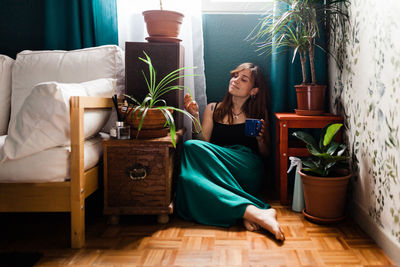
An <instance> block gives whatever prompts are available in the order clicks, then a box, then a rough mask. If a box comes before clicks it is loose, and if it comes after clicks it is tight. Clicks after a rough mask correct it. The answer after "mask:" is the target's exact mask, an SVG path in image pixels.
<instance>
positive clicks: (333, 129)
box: [323, 123, 343, 147]
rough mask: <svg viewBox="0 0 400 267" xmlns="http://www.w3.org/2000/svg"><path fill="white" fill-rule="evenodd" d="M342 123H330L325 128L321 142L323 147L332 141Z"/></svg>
mask: <svg viewBox="0 0 400 267" xmlns="http://www.w3.org/2000/svg"><path fill="white" fill-rule="evenodd" d="M342 125H343V124H342V123H334V124H330V125H329V126H328V127H327V128H326V132H325V135H324V142H323V145H324V147H326V146H327V145H328V144H329V143H330V142H331V141H332V139H333V138H334V137H335V136H336V134H337V133H338V131H339V130H340V127H342Z"/></svg>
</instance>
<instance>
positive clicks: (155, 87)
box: [125, 51, 201, 147]
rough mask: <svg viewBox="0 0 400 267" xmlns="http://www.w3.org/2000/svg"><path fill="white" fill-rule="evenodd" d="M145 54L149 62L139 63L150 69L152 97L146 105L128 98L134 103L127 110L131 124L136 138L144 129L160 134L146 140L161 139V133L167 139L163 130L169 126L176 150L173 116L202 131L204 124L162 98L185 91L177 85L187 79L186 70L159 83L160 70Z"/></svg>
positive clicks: (147, 97) (175, 71) (181, 69)
mask: <svg viewBox="0 0 400 267" xmlns="http://www.w3.org/2000/svg"><path fill="white" fill-rule="evenodd" d="M143 53H144V55H145V58H141V57H139V59H140V60H141V61H143V62H144V63H146V64H147V65H148V71H149V73H148V77H146V74H145V73H144V71H143V76H144V79H145V81H146V84H147V89H148V93H147V95H146V96H145V97H144V99H143V100H142V101H139V100H137V99H136V98H134V97H133V96H131V95H125V96H126V97H127V98H128V100H129V102H130V104H129V106H128V107H126V108H125V110H126V112H127V116H126V118H127V123H128V124H130V125H132V126H133V128H134V129H135V131H134V132H136V138H138V137H139V134H140V132H141V130H142V129H146V130H148V131H150V132H151V131H152V130H154V131H155V133H156V134H155V135H147V136H145V137H159V135H158V134H159V133H161V136H163V135H165V134H163V133H165V131H164V130H163V129H165V127H164V126H168V127H169V133H170V135H171V140H172V144H173V145H174V147H175V134H176V127H175V120H174V117H173V115H172V113H173V112H174V111H176V112H181V113H183V114H184V115H186V116H188V117H189V118H190V119H191V120H192V121H193V122H195V123H197V124H198V127H201V125H200V122H199V121H198V120H197V119H196V118H195V117H193V116H192V115H191V114H190V113H189V112H187V111H186V110H182V109H179V108H176V107H172V106H168V105H167V103H166V101H165V100H164V99H162V98H161V97H162V96H163V95H165V94H167V93H169V92H171V91H173V90H183V89H184V87H183V86H182V85H179V84H178V85H177V84H175V82H176V81H177V80H179V79H181V78H183V77H185V75H183V74H181V71H183V70H184V69H185V68H179V69H176V70H173V71H171V72H170V73H169V74H167V75H166V76H165V77H164V78H162V79H161V80H160V81H159V82H157V80H156V78H157V77H156V69H155V67H154V66H153V64H152V62H151V59H150V57H149V56H148V55H147V54H146V52H144V51H143ZM189 93H190V92H189ZM153 133H154V132H153Z"/></svg>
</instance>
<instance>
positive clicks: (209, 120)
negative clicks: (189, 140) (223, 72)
mask: <svg viewBox="0 0 400 267" xmlns="http://www.w3.org/2000/svg"><path fill="white" fill-rule="evenodd" d="M184 105H185V109H186V110H187V111H188V112H189V113H190V114H192V115H193V116H194V117H195V118H196V119H197V120H198V121H200V116H199V107H198V105H197V103H196V101H194V100H193V99H192V98H191V97H190V95H189V94H186V95H185V99H184ZM214 108H215V103H210V104H208V105H207V106H206V108H205V110H204V114H203V122H202V124H201V129H199V127H198V125H197V123H196V122H193V125H192V134H193V138H194V139H198V140H204V141H207V142H209V141H210V138H211V133H212V130H213V127H214V121H213V112H214Z"/></svg>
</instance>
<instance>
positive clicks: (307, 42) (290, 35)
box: [248, 0, 348, 115]
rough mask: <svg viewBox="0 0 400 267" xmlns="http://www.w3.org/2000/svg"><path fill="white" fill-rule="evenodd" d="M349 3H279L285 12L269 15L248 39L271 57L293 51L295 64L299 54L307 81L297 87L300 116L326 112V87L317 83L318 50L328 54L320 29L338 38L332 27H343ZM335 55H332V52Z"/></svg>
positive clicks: (296, 0) (288, 0)
mask: <svg viewBox="0 0 400 267" xmlns="http://www.w3.org/2000/svg"><path fill="white" fill-rule="evenodd" d="M347 3H348V0H333V1H320V0H278V1H277V4H279V5H281V6H285V8H287V10H286V11H285V12H282V13H278V14H274V12H270V13H267V15H266V16H265V17H263V18H262V19H261V20H260V23H259V24H258V25H257V26H256V27H255V28H254V29H253V31H252V32H251V33H250V34H249V37H248V39H249V40H252V41H253V42H254V43H255V44H256V45H257V46H258V49H257V51H262V52H265V53H267V54H271V53H272V52H273V50H274V51H278V53H282V52H285V51H288V50H292V51H293V58H292V63H293V62H294V60H295V58H296V57H297V55H299V57H300V62H301V69H302V77H303V81H302V83H301V84H300V85H295V88H296V94H297V105H298V109H296V110H295V111H296V113H297V114H299V115H319V114H321V113H323V112H324V98H325V88H326V85H319V84H317V80H316V74H315V66H314V58H315V48H319V49H321V50H322V51H324V52H327V51H326V50H325V49H324V48H323V45H322V44H318V43H317V40H318V37H319V35H320V30H321V29H325V31H326V32H327V33H328V34H332V37H335V34H338V33H336V32H335V33H334V34H333V33H331V32H333V30H332V28H334V27H335V25H337V24H341V25H343V23H345V22H346V21H347V20H348V14H347V12H346V9H345V8H342V5H343V4H347ZM330 54H331V53H330ZM307 59H308V62H309V67H310V71H309V73H310V74H311V83H308V80H309V79H308V76H307V69H306V63H307Z"/></svg>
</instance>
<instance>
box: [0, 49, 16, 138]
mask: <svg viewBox="0 0 400 267" xmlns="http://www.w3.org/2000/svg"><path fill="white" fill-rule="evenodd" d="M13 64H14V59H12V58H10V57H8V56H5V55H0V135H5V134H7V128H8V121H9V120H10V109H11V69H12V66H13Z"/></svg>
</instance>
